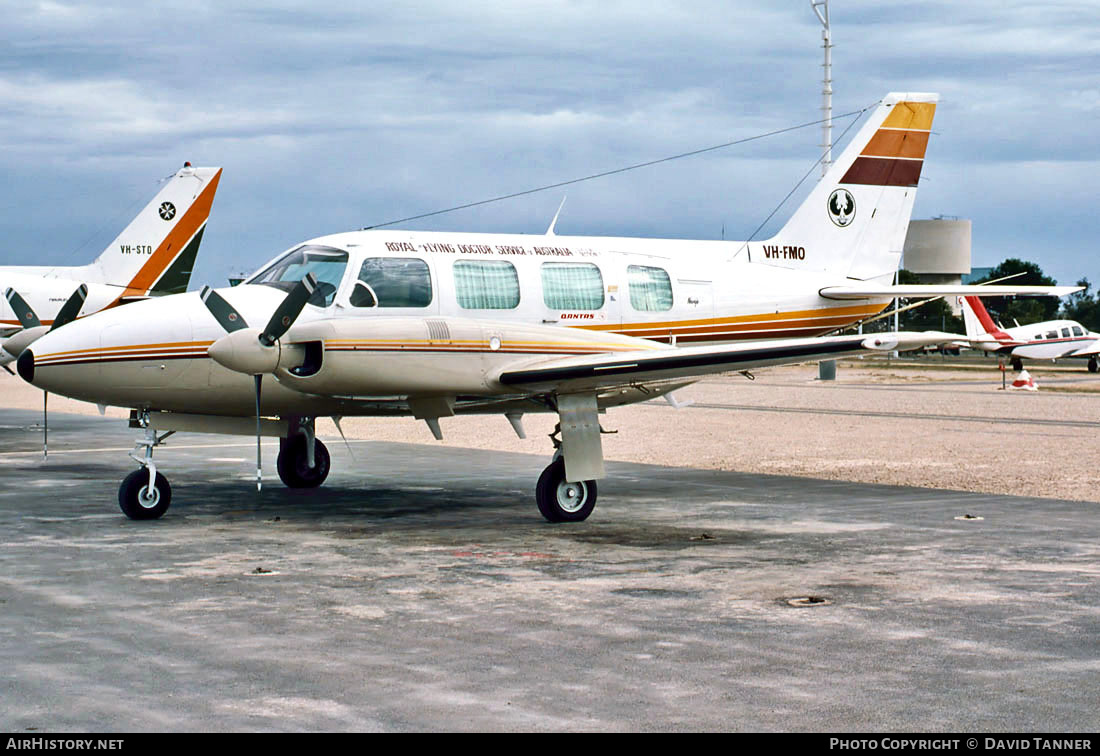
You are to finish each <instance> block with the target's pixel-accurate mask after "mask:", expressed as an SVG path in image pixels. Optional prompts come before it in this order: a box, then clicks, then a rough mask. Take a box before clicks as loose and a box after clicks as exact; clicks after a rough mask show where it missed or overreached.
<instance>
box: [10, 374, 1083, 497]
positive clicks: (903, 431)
mask: <svg viewBox="0 0 1100 756" xmlns="http://www.w3.org/2000/svg"><path fill="white" fill-rule="evenodd" d="M1031 375H1032V377H1033V378H1034V379H1035V381H1036V383H1037V384H1038V386H1039V391H1037V392H1025V391H1012V390H1008V391H1004V390H1001V374H1000V372H999V371H998V370H997V368H996V364H995V363H990V362H973V361H971V362H967V363H964V364H962V365H957V366H955V365H950V364H947V363H942V362H940V361H939V359H938V358H934V359H929V360H926V361H924V362H922V363H909V362H897V361H894V362H886V361H877V360H876V361H871V360H865V361H858V360H853V361H847V362H843V363H841V364H840V366H839V369H838V378H837V380H836V381H827V382H823V381H818V380H816V378H817V366H816V365H801V366H791V367H783V368H772V369H769V370H762V371H760V372H759V373H757V374H756V375H755V380H751V381H750V380H748V379H746V378H745V377H743V376H741V375H729V376H717V377H714V378H708V379H706V380H703V381H700V382H699V383H696V384H694V385H693V386H690V387H688V388H685V389H682V390H680V391H679V392H677V394H676V397H677V399H679V400H680V401H686V400H691V401H693V402H694V404H693V405H692V406H690V407H687V408H681V409H674V408H673V407H672V406H670V405H669V404H668V403H667V402H665V401H664V400H655V401H651V402H647V403H644V404H640V405H635V406H632V407H624V408H620V409H616V410H612V411H611V412H609V413H608V414H607V415H606V416H605V417H604V418H603V426H604V428H605V429H606V430H609V431H612V430H613V431H617V433H615V434H612V435H606V436H604V454H605V456H606V458H607V459H609V460H619V461H629V462H643V463H652V464H661V465H671V466H682V467H696V468H704V469H716V470H739V471H743V472H753V473H773V474H782V475H795V476H804V477H811V478H826V479H833V480H847V481H855V482H866V483H887V484H895V485H906V486H922V487H931V488H947V489H956V490H964V491H977V492H983V493H995V494H996V493H1001V494H1007V495H1024V496H1039V497H1050V498H1058V499H1076V500H1083V501H1097V502H1100V467H1098V466H1097V465H1096V463H1095V460H1097V459H1098V458H1100V434H1096V433H1095V430H1096V425H1097V423H1098V422H1100V376H1098V375H1092V374H1089V373H1087V372H1086V371H1085V370H1084V365H1083V363H1081V364H1075V363H1068V364H1066V365H1065V366H1063V365H1058V366H1052V367H1036V368H1032V369H1031ZM1011 380H1012V374H1011V373H1010V374H1009V375H1008V382H1009V383H1011ZM41 396H42V395H41V393H40V392H39V391H37V390H36V389H34V388H32V387H31V386H29V385H27V384H25V383H24V382H23V381H21V380H20V379H18V378H15V377H12V376H8V375H6V374H3V375H2V376H0V407H12V408H20V409H33V408H35V407H41V406H42V398H41ZM50 410H51V412H75V413H80V414H96V413H97V409H96V407H95V406H94V405H89V404H86V403H83V402H75V401H72V400H68V399H64V398H61V397H53V396H51V397H50ZM107 415H108V416H109V417H116V418H117V417H125V416H126V411H125V410H120V409H117V408H109V409H108V410H107ZM555 422H556V419H555V418H554V417H552V416H550V415H528V416H526V417H525V418H524V424H525V427H526V430H527V436H528V438H527V439H526V440H521V439H518V438H517V437H516V436H515V434H514V433H513V432H512V429H511V426H510V425H509V424H508V422H507V420H505V419H504V418H503V417H498V416H491V417H484V418H481V417H459V418H447V419H444V420H442V421H441V424H442V428H443V433H444V437H445V438H444V440H443V441H435V440H434V439H432V436H431V433H430V432H429V430H428V428H427V427H426V426H425V425H424V424H423V423H422V422H419V421H415V420H412V419H404V418H401V419H383V418H346V419H345V420H344V421H343V422H342V426H343V429H344V432H345V434H347V436H348V437H349V438H365V439H373V440H378V441H411V442H423V443H426V444H437V445H440V444H442V445H446V446H455V447H466V448H475V449H487V450H501V451H515V452H527V453H531V454H540V455H545V456H546V457H547V458H549V456H550V453H551V445H550V442H549V441H548V440H547V438H546V434H548V433H549V432H550V431H551V430H552V429H553V426H554V423H555ZM318 433H319V435H320V436H322V437H323V438H325V439H326V440H327V441H328V442H329V443H330V444H331V443H333V440H335V443H340V441H339V435H338V434H337V432H336V429H335V427H334V426H333V425H332V423H331V422H330V421H328V420H319V421H318ZM362 464H364V465H369V464H370V460H369V459H365V460H363V461H362Z"/></svg>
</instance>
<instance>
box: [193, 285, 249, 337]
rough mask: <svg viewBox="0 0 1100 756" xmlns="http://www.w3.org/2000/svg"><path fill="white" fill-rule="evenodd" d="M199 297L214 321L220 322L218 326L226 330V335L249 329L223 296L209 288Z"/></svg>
mask: <svg viewBox="0 0 1100 756" xmlns="http://www.w3.org/2000/svg"><path fill="white" fill-rule="evenodd" d="M199 297H200V298H201V299H202V303H203V304H204V305H206V309H208V310H210V314H211V315H213V316H214V320H216V321H218V325H220V326H221V327H222V328H224V329H225V331H226V333H233V331H239V330H241V329H242V328H248V323H246V322H245V320H244V318H242V317H241V315H240V313H238V312H237V311H236V310H235V309H233V305H231V304H229V303H228V302H226V301H225V299H224V298H223V297H222V295H221V294H219V293H218V292H216V291H214V290H213V289H211V288H210V287H209V286H204V287H202V293H201V294H199Z"/></svg>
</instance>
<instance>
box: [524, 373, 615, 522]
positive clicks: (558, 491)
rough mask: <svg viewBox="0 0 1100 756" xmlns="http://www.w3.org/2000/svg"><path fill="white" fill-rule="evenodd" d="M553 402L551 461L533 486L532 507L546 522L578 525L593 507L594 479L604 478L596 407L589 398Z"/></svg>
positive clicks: (562, 397)
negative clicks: (555, 416)
mask: <svg viewBox="0 0 1100 756" xmlns="http://www.w3.org/2000/svg"><path fill="white" fill-rule="evenodd" d="M555 399H556V405H557V406H556V409H557V410H558V417H559V422H558V425H557V427H556V428H555V429H554V432H553V433H551V434H550V440H551V441H552V442H553V443H554V460H553V461H552V462H551V463H550V465H549V466H548V467H547V468H546V469H545V470H543V471H542V475H540V476H539V481H538V483H537V484H536V485H535V503H536V504H537V505H538V508H539V512H540V513H542V516H543V517H545V518H546V520H547V521H548V522H581V521H582V520H586V519H588V515H590V514H592V509H593V507H595V506H596V493H597V487H596V478H602V477H603V475H604V467H603V446H602V444H601V443H600V434H601V433H602V432H603V430H602V429H601V428H600V421H599V414H598V413H599V407H598V405H597V403H596V397H595V395H593V394H589V395H576V394H567V395H559V396H557V397H555ZM559 433H560V434H561V438H559V437H558V434H559Z"/></svg>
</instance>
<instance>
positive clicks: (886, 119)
mask: <svg viewBox="0 0 1100 756" xmlns="http://www.w3.org/2000/svg"><path fill="white" fill-rule="evenodd" d="M935 102H936V97H935V96H934V95H927V94H891V95H889V96H887V97H886V99H884V100H883V101H882V102H881V103H880V104H879V105H878V106H877V107H876V108H875V109H874V112H873V115H872V116H871V117H870V119H869V120H868V122H867V123H866V124H865V125H864V126H863V128H862V129H861V131H860V132H859V134H858V135H857V136H856V137H855V138H854V140H853V142H852V144H851V145H849V146H848V148H847V149H846V150H845V151H844V153H843V155H842V156H841V158H840V159H839V160H837V161H836V163H835V164H834V165H833V166H832V167H831V168H830V170H829V172H828V174H827V175H826V176H825V177H824V178H823V179H822V180H821V182H820V183H819V185H818V186H817V187H816V188H815V189H814V190H813V191H812V192H811V193H810V195H809V197H808V199H806V200H805V202H804V203H803V204H802V205H801V206H800V207H799V208H798V210H797V211H796V212H795V213H794V216H793V217H792V218H791V219H790V221H789V222H788V223H787V224H786V225H785V226H784V227H783V229H782V230H781V231H780V232H779V233H778V235H776V236H775V237H774V238H772V239H770V240H768V241H764V242H717V241H678V240H657V239H627V238H598V237H565V236H555V235H553V234H552V233H547V234H546V235H544V236H532V235H498V234H471V233H438V232H432V233H419V232H411V231H382V230H372V231H369V230H364V231H358V232H350V233H342V234H335V235H332V236H325V237H321V238H317V239H313V240H311V241H307V242H305V243H303V244H300V245H297V246H295V247H293V248H292V249H290V250H288V251H286V252H285V253H283V254H281V255H279V256H278V257H276V258H275V259H273V260H272V261H271V262H269V263H268V264H266V265H264V266H263V267H262V268H261V269H260V270H259V272H257V273H255V274H254V275H253V276H252V277H251V278H249V279H247V280H246V281H245V282H244V283H243V284H241V285H239V286H237V287H234V288H231V289H223V290H221V291H213V290H210V289H204V290H203V292H202V293H201V294H199V293H189V294H181V295H176V296H170V297H164V298H160V299H156V300H149V301H145V302H139V303H136V304H133V305H129V306H127V307H125V308H122V309H116V310H109V311H106V312H102V313H99V314H97V315H93V316H91V317H88V318H85V319H82V320H79V321H77V322H75V323H71V324H70V325H68V326H66V327H64V328H61V329H58V330H56V331H54V332H52V333H49V334H47V335H46V336H44V337H43V338H42V339H41V340H39V342H38V343H37V344H35V345H34V348H33V349H32V350H28V351H26V352H24V353H23V355H22V356H21V357H20V358H19V363H18V369H19V373H20V375H22V376H23V377H24V378H25V379H26V380H27V381H29V382H31V383H32V384H34V385H35V386H38V387H40V388H42V389H44V390H46V391H50V392H56V393H60V394H64V395H66V396H69V397H73V398H76V399H83V400H86V401H90V402H96V403H98V404H107V405H114V406H123V407H130V408H131V409H132V410H133V412H132V414H131V417H132V420H131V424H132V425H133V426H134V427H138V428H141V429H143V430H144V437H143V438H142V439H139V440H138V441H137V448H136V449H135V451H134V452H133V453H132V454H131V456H133V457H134V459H135V460H136V461H138V462H139V463H140V464H141V465H142V468H139V469H138V470H135V471H134V472H133V473H131V474H130V476H129V477H127V478H126V479H125V480H124V481H123V483H122V486H121V488H120V490H119V504H120V506H121V508H122V510H123V512H125V513H126V514H127V515H128V516H129V517H132V518H136V519H152V518H156V517H160V516H161V515H162V514H163V513H164V511H165V509H166V508H167V507H168V503H169V501H170V498H171V488H170V486H169V484H168V481H167V479H165V477H164V476H163V474H162V473H160V472H158V471H157V469H156V466H155V465H154V463H153V458H152V455H153V449H154V447H156V446H157V445H159V444H160V443H161V441H162V440H163V439H164V438H165V437H166V436H167V435H168V434H169V433H171V432H174V431H177V430H195V431H201V432H226V433H238V434H244V433H250V432H251V431H252V430H253V429H255V431H256V433H257V436H258V435H259V434H265V435H273V436H278V437H279V438H280V439H281V442H280V451H279V456H278V462H277V466H278V471H279V476H280V477H281V478H282V480H283V482H284V483H286V484H287V485H288V486H292V487H312V486H318V485H320V484H321V483H322V482H323V481H324V480H325V477H326V476H327V475H328V472H329V465H330V457H329V454H328V452H327V450H326V449H325V446H324V444H323V443H322V442H321V441H319V440H317V439H316V438H315V434H314V419H315V418H316V417H319V416H332V417H334V418H336V419H338V418H339V417H342V416H347V415H405V416H409V415H411V416H412V417H414V418H417V419H423V420H425V421H426V422H427V424H428V426H429V427H430V428H431V429H432V432H433V433H434V434H435V435H436V436H437V437H440V426H439V419H440V418H445V417H451V416H454V415H461V414H467V413H481V414H485V413H494V414H501V415H504V416H505V417H506V418H508V419H509V420H510V421H511V423H512V425H513V428H514V429H515V431H516V433H517V434H519V435H520V436H521V437H522V436H523V426H522V420H521V418H522V416H523V415H524V414H525V413H528V412H550V413H555V414H557V415H558V418H559V425H558V429H557V430H556V431H555V433H554V434H553V435H552V436H551V439H552V441H553V442H554V447H555V449H556V452H555V455H554V458H553V461H552V462H551V463H550V465H549V466H548V467H547V468H546V469H545V470H544V471H543V473H542V475H541V476H540V478H539V480H538V483H537V485H536V487H535V500H536V502H537V504H538V508H539V510H540V511H541V512H542V514H543V516H544V517H545V518H546V519H547V520H550V521H552V522H561V521H578V520H583V519H585V518H586V517H588V515H589V513H590V512H591V511H592V507H593V505H594V504H595V501H596V480H597V479H599V478H601V477H603V475H604V465H603V454H602V447H601V440H600V434H601V428H600V422H599V414H600V413H601V412H603V411H604V410H606V409H608V408H611V407H616V406H619V405H624V404H630V403H633V402H640V401H645V400H647V399H651V398H653V397H659V396H662V395H665V394H668V393H669V392H671V391H673V390H675V389H676V388H678V387H681V386H684V385H687V384H689V383H692V382H693V381H695V380H697V379H698V378H699V377H700V376H704V375H708V374H714V373H719V372H726V371H746V370H749V369H754V368H759V367H764V366H768V365H780V364H786V363H794V362H805V361H811V360H817V359H829V358H833V357H838V356H842V355H848V354H859V353H869V352H874V351H884V350H895V349H906V348H917V347H919V346H923V345H926V344H930V343H940V342H943V341H949V340H952V339H954V338H957V337H955V336H952V335H950V334H906V333H889V334H876V335H872V336H867V335H857V334H853V335H846V336H829V337H822V336H818V334H823V333H829V332H832V331H836V330H838V329H840V328H842V327H844V326H846V325H849V324H852V323H854V322H856V321H859V320H860V319H861V318H865V317H866V316H868V315H871V314H872V313H876V312H879V311H880V310H882V309H883V308H884V307H885V306H886V305H887V304H888V303H889V302H890V300H891V299H893V298H894V297H897V296H919V295H924V294H932V295H961V294H969V293H971V292H973V291H975V289H977V291H978V292H980V293H981V294H985V295H994V294H1001V295H1003V294H1006V293H1017V294H1020V293H1030V294H1063V293H1068V292H1070V291H1073V290H1074V289H1073V288H1071V287H1066V288H1064V289H1057V288H1039V287H1005V286H979V287H964V286H955V287H939V286H933V287H922V286H891V285H889V283H888V282H889V280H890V279H891V277H892V276H893V275H894V271H895V269H896V268H897V264H898V260H899V257H900V254H901V250H902V245H903V242H904V238H905V233H906V228H907V226H908V222H909V216H910V212H911V209H912V206H913V198H914V194H915V191H916V184H917V179H918V177H919V176H920V171H921V164H922V162H923V158H924V152H925V145H926V144H927V141H928V136H929V133H930V131H929V130H930V128H931V125H932V115H933V112H934V110H935ZM562 326H572V327H562ZM265 376H271V377H273V378H274V380H271V379H269V380H267V381H266V382H265V381H264V380H263V378H264V377H265ZM559 436H560V438H559ZM258 442H259V439H258V438H257V447H258V446H259V443H258ZM141 449H144V454H139V453H138V452H139V450H141ZM257 452H258V453H259V450H258V449H257ZM257 468H258V469H257V476H258V480H257V485H259V476H260V470H259V459H257Z"/></svg>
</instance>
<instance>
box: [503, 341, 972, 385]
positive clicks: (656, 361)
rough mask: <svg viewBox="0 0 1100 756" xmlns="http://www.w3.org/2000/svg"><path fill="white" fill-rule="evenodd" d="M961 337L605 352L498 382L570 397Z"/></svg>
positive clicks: (510, 373)
mask: <svg viewBox="0 0 1100 756" xmlns="http://www.w3.org/2000/svg"><path fill="white" fill-rule="evenodd" d="M958 338H959V337H958V335H957V334H950V333H940V332H937V331H924V332H920V333H916V332H904V331H903V332H894V333H879V334H851V335H847V336H826V337H819V338H807V339H773V340H769V341H753V342H746V343H739V344H724V345H719V346H698V347H676V348H671V349H657V350H637V351H630V352H615V353H611V354H608V353H602V354H597V355H585V356H579V357H566V358H562V359H553V360H548V361H545V362H538V363H535V364H528V365H525V366H523V367H518V368H515V369H505V370H503V371H502V372H501V373H500V375H499V376H498V377H497V380H499V381H500V382H501V383H502V384H504V385H506V386H513V387H515V388H517V389H524V390H528V391H550V390H553V391H558V392H562V393H570V392H580V391H590V390H600V389H605V388H613V387H616V386H626V385H633V384H638V383H653V382H657V381H665V380H678V379H683V378H694V377H699V376H704V375H713V374H715V373H725V372H730V371H739V370H752V369H756V368H762V367H769V366H774V365H789V364H795V363H799V362H813V361H816V360H829V359H834V358H836V357H845V356H849V355H856V354H867V353H868V352H891V351H894V350H899V351H906V350H910V349H919V348H920V347H924V346H934V345H938V344H946V343H950V342H952V341H954V340H956V339H958Z"/></svg>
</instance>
